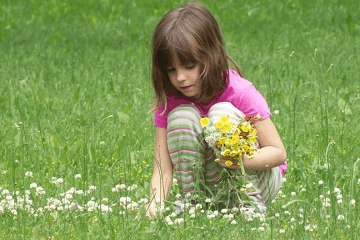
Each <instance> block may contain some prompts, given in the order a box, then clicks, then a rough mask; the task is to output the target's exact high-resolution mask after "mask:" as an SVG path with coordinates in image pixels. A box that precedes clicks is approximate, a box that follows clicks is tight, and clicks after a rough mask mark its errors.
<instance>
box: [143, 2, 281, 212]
mask: <svg viewBox="0 0 360 240" xmlns="http://www.w3.org/2000/svg"><path fill="white" fill-rule="evenodd" d="M152 47H153V52H152V54H153V75H152V79H153V84H154V88H155V93H156V98H155V102H154V105H155V109H156V111H155V119H154V125H155V129H156V134H155V151H154V153H155V158H154V170H153V176H152V180H151V186H150V198H151V200H152V201H151V202H150V204H149V205H148V210H147V214H148V215H150V216H155V215H156V211H155V209H156V205H157V204H160V205H162V206H163V205H164V201H165V200H166V199H167V197H168V195H169V193H170V190H171V186H172V180H173V172H174V171H175V172H176V178H177V182H178V186H179V191H180V193H181V194H185V193H193V192H194V191H195V192H196V191H198V189H199V188H196V187H195V186H203V187H202V188H201V191H210V192H216V190H217V187H218V186H217V180H218V179H219V175H220V171H221V169H222V168H224V167H227V166H226V165H225V164H224V161H225V160H222V161H221V162H220V164H218V163H216V162H214V160H215V159H216V158H217V157H216V156H215V154H214V151H213V150H212V149H211V148H210V147H209V146H208V145H207V144H206V143H205V141H204V140H203V135H202V134H203V133H202V131H203V130H202V127H201V125H200V118H202V117H205V116H206V117H209V118H210V120H211V119H212V118H215V117H217V116H219V115H228V116H229V117H230V119H232V120H234V121H236V120H238V119H239V117H240V116H242V115H243V114H245V115H247V116H250V115H254V116H255V115H257V114H258V113H259V114H260V115H261V117H262V120H259V121H257V122H256V123H255V126H256V129H257V131H258V142H259V149H260V151H259V152H258V153H256V154H255V158H254V159H252V160H248V159H247V156H246V155H244V156H243V163H244V167H245V169H246V171H247V174H248V175H249V179H250V181H251V182H252V183H253V185H254V186H255V187H256V191H252V192H248V194H249V195H250V196H252V197H253V198H254V199H257V200H258V202H260V203H263V205H264V206H266V203H267V202H269V201H270V200H271V199H273V198H274V196H275V195H276V194H277V192H278V190H279V187H280V186H281V184H282V177H283V174H284V172H285V170H286V162H285V159H286V152H285V149H284V146H283V143H282V141H281V139H280V137H279V135H278V133H277V131H276V128H275V126H274V124H273V123H272V121H271V120H270V115H271V113H270V110H269V108H268V105H267V103H266V100H265V99H264V98H263V96H262V95H261V94H260V93H259V92H258V91H257V90H256V89H255V87H254V86H253V84H252V83H251V82H249V81H247V80H245V79H244V78H243V77H242V75H241V73H240V70H239V67H238V66H237V64H236V63H235V62H234V60H232V59H231V58H230V56H229V55H227V53H226V52H225V46H224V43H223V40H222V37H221V34H220V29H219V26H218V24H217V22H216V20H215V18H214V17H213V16H212V15H211V14H210V12H209V11H208V10H207V9H206V8H205V7H204V6H202V5H200V4H198V3H191V4H188V5H186V6H183V7H179V8H176V9H173V10H171V11H170V12H168V13H167V14H166V15H165V16H164V17H163V18H162V20H161V21H160V23H159V24H158V25H157V27H156V30H155V33H154V36H153V42H152ZM227 60H229V61H230V62H231V63H232V64H233V65H234V66H235V68H236V70H237V72H235V71H233V70H230V69H229V67H228V62H227ZM280 165H281V166H280ZM196 166H200V171H198V170H196V169H195V167H196ZM234 166H235V167H236V164H234V165H233V166H231V167H227V168H231V169H234ZM279 166H280V167H279Z"/></svg>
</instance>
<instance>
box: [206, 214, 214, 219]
mask: <svg viewBox="0 0 360 240" xmlns="http://www.w3.org/2000/svg"><path fill="white" fill-rule="evenodd" d="M206 217H207V219H213V218H215V217H216V216H215V214H209V215H207V216H206Z"/></svg>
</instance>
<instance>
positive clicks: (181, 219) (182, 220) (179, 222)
mask: <svg viewBox="0 0 360 240" xmlns="http://www.w3.org/2000/svg"><path fill="white" fill-rule="evenodd" d="M183 222H184V219H183V218H177V219H175V220H174V223H175V224H181V223H183Z"/></svg>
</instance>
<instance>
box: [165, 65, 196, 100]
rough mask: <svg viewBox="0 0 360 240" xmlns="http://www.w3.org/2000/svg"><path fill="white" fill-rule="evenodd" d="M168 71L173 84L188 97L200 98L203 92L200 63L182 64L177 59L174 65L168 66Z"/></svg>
mask: <svg viewBox="0 0 360 240" xmlns="http://www.w3.org/2000/svg"><path fill="white" fill-rule="evenodd" d="M166 69H167V73H168V76H169V79H170V82H171V83H172V85H173V86H174V87H175V88H176V89H177V90H179V91H180V92H181V93H182V94H184V95H185V96H187V97H194V98H195V99H198V98H199V97H200V93H201V84H200V80H199V78H200V65H199V64H198V63H196V64H193V63H191V64H188V65H181V64H180V63H179V61H175V64H174V66H172V65H171V66H167V68H166Z"/></svg>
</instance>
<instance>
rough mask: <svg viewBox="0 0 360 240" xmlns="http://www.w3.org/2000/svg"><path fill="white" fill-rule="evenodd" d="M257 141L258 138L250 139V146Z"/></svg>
mask: <svg viewBox="0 0 360 240" xmlns="http://www.w3.org/2000/svg"><path fill="white" fill-rule="evenodd" d="M255 141H256V137H255V136H253V137H251V138H250V139H249V142H250V144H253V143H254V142H255Z"/></svg>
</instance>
